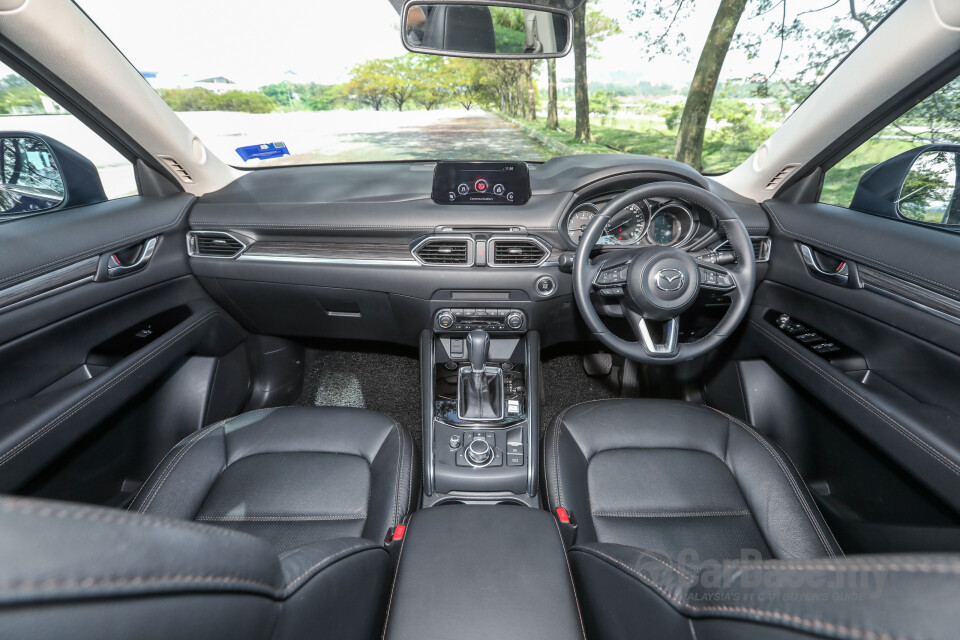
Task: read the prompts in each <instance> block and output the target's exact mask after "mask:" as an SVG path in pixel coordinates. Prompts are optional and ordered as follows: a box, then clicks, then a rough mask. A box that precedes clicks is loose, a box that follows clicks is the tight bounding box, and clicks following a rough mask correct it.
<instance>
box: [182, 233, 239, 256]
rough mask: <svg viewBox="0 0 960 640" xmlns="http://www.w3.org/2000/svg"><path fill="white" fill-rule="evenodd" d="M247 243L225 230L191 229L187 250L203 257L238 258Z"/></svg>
mask: <svg viewBox="0 0 960 640" xmlns="http://www.w3.org/2000/svg"><path fill="white" fill-rule="evenodd" d="M246 248H247V245H246V244H244V243H243V242H241V241H240V240H238V239H237V238H236V237H235V236H233V235H231V234H229V233H227V232H225V231H191V232H189V233H188V234H187V252H188V253H189V254H190V255H191V256H197V257H201V258H236V257H237V256H238V255H240V254H241V253H243V251H244V249H246Z"/></svg>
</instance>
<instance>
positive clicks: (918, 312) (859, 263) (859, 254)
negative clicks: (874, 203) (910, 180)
mask: <svg viewBox="0 0 960 640" xmlns="http://www.w3.org/2000/svg"><path fill="white" fill-rule="evenodd" d="M764 207H765V208H766V209H767V211H768V213H769V214H770V216H771V220H772V222H773V226H772V229H771V234H772V236H773V251H772V255H771V260H770V268H769V271H768V273H767V278H766V280H765V281H764V282H762V283H761V284H760V286H759V287H758V289H757V292H756V296H755V298H754V302H753V307H752V309H751V313H750V317H749V319H748V321H747V323H746V331H745V335H746V336H747V338H748V340H747V342H746V343H745V344H747V345H749V347H750V352H751V353H753V354H755V355H760V356H761V357H763V358H764V359H765V360H767V361H768V362H769V363H770V364H772V365H773V366H774V367H775V369H776V370H777V372H779V374H780V375H783V376H785V377H786V378H787V379H789V380H790V381H791V382H793V383H794V384H796V385H797V387H798V388H799V389H800V390H801V391H802V392H803V393H804V394H807V395H808V396H809V397H810V398H811V403H812V404H816V405H817V406H821V407H822V408H823V410H825V411H826V412H827V413H828V417H829V419H830V420H834V421H836V422H837V423H838V424H841V425H845V426H844V428H850V429H852V430H853V432H854V434H852V435H849V436H844V439H845V440H846V441H848V442H854V441H856V440H857V439H860V438H862V441H863V448H864V449H866V448H870V449H872V448H874V447H875V448H876V450H877V452H879V455H881V456H883V457H885V459H886V461H887V464H888V465H890V467H891V469H894V470H895V471H894V473H904V474H906V475H905V476H904V480H903V485H902V489H903V491H902V492H901V493H900V494H899V495H894V494H892V493H888V494H886V495H883V496H871V497H870V499H871V500H877V501H881V502H882V501H886V502H887V503H888V508H887V513H895V512H896V511H897V509H896V506H895V505H896V501H897V500H912V499H916V500H929V501H932V502H931V503H930V504H931V509H933V510H934V511H935V510H936V509H938V508H939V507H937V506H936V505H935V504H934V503H936V502H938V501H942V505H945V506H946V507H948V510H952V511H953V513H954V516H951V517H948V518H947V519H946V521H944V522H940V523H939V524H938V526H942V525H944V524H947V523H950V522H952V521H954V520H955V519H956V518H955V515H956V514H960V421H958V420H960V394H958V393H957V392H956V390H955V388H954V387H955V385H956V381H957V380H958V379H960V316H957V317H954V316H953V314H952V313H951V312H952V310H953V309H954V308H956V309H960V271H958V270H957V269H956V268H955V264H956V259H955V258H954V256H956V255H958V252H960V236H957V235H954V234H951V233H945V232H943V231H938V230H935V229H930V228H926V227H921V226H917V225H911V224H907V223H904V222H900V221H897V220H893V219H886V218H879V217H876V216H871V215H868V214H864V213H859V212H856V211H850V210H847V209H842V208H839V207H833V206H830V205H822V204H816V205H814V204H810V205H804V204H800V205H798V204H788V203H782V202H776V201H770V202H766V203H764ZM804 246H806V247H808V248H809V251H807V252H806V254H807V255H806V256H805V255H804V254H805V251H804ZM811 256H813V258H814V263H813V264H811V260H810V258H811ZM805 258H806V259H805ZM841 273H842V274H844V275H846V276H847V277H846V278H843V277H833V274H841ZM954 305H956V307H954ZM781 314H787V315H789V316H790V322H789V323H786V324H784V321H783V320H779V319H778V318H779V317H780V316H781ZM798 324H799V325H800V326H801V327H802V330H798V329H797V325H798ZM828 343H832V344H834V345H835V346H836V349H834V348H833V347H829V346H828V347H819V348H820V349H821V351H817V350H815V348H814V347H815V346H817V345H824V344H828ZM810 429H811V430H815V427H814V426H811V427H810ZM854 436H855V437H854ZM851 438H853V439H851ZM820 455H821V456H824V455H826V453H824V452H822V453H821V454H820ZM870 455H871V456H873V455H874V454H872V453H871V454H870ZM851 464H853V463H852V462H851ZM827 475H829V471H828V472H827ZM848 475H849V474H848ZM808 479H809V480H812V481H814V484H816V481H817V480H818V479H817V478H808ZM913 481H917V482H919V484H920V485H921V486H918V488H917V489H916V490H914V489H913V488H910V487H909V486H908V485H909V484H910V483H912V482H913ZM862 482H863V483H864V486H863V489H862V495H863V496H867V495H868V494H869V492H870V489H869V483H870V478H869V477H867V474H865V475H863V476H862ZM824 486H826V483H824ZM927 491H929V493H930V497H929V498H926V497H920V496H921V494H923V493H925V492H927ZM821 493H822V495H821V496H820V497H821V498H823V499H824V501H826V502H829V488H826V489H825V490H824V492H821ZM934 496H935V497H934ZM841 511H842V510H841ZM849 511H850V512H849V513H847V514H846V516H843V517H848V520H849V522H848V524H850V523H854V522H856V523H857V524H856V525H855V526H856V527H859V529H860V530H862V531H873V532H874V534H876V533H877V532H876V529H875V528H872V527H871V526H866V527H865V526H863V522H864V520H863V518H861V517H860V515H858V514H856V513H855V511H856V509H850V510H849ZM904 511H908V509H904ZM861 515H862V514H861ZM889 524H890V525H891V527H892V526H893V525H894V524H896V525H898V526H899V525H905V524H906V525H909V524H910V523H909V521H905V520H901V521H898V522H896V523H893V522H891V523H889ZM954 526H956V524H953V525H951V527H954ZM921 529H922V527H918V529H917V537H916V540H915V541H914V542H915V543H916V545H915V546H923V545H924V544H926V545H928V546H932V547H933V548H936V544H937V543H935V542H931V538H930V534H929V531H926V532H924V533H920V531H921ZM891 531H893V529H892V528H891ZM944 531H946V529H944ZM902 534H903V530H902V529H901V530H898V533H897V535H896V536H893V535H892V534H891V540H893V539H897V540H898V541H899V542H898V544H904V542H903V541H904V540H905V539H909V535H906V536H904V535H902ZM921 537H925V542H923V543H922V544H921V540H920V538H921ZM955 538H956V539H960V538H958V537H957V536H956V535H955V534H952V535H951V534H945V537H944V538H943V540H949V539H955ZM951 544H955V543H951ZM880 546H881V547H882V545H880Z"/></svg>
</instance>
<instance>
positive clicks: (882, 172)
mask: <svg viewBox="0 0 960 640" xmlns="http://www.w3.org/2000/svg"><path fill="white" fill-rule="evenodd" d="M958 156H960V145H957V144H930V145H924V146H922V147H917V148H915V149H911V150H909V151H906V152H904V153H901V154H900V155H898V156H894V157H893V158H890V159H889V160H887V161H885V162H881V163H880V164H878V165H877V166H875V167H873V168H871V169H870V170H869V171H867V172H866V173H864V174H863V176H862V177H861V178H860V183H859V184H858V185H857V190H856V192H855V193H854V195H853V201H852V202H851V203H850V208H851V209H856V210H857V211H865V212H867V213H874V214H877V215H882V216H887V217H891V218H896V217H902V218H906V219H908V220H915V221H917V222H924V223H927V224H937V225H960V198H958V187H960V182H958V174H957V164H958Z"/></svg>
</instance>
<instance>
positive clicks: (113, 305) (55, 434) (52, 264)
mask: <svg viewBox="0 0 960 640" xmlns="http://www.w3.org/2000/svg"><path fill="white" fill-rule="evenodd" d="M192 202H193V198H192V197H191V196H184V195H181V196H174V197H169V198H125V199H123V200H117V201H112V202H105V203H102V204H98V205H93V206H90V207H82V208H77V209H71V210H66V211H60V212H56V213H52V214H46V215H38V216H35V217H32V218H25V219H21V220H14V221H11V222H8V223H6V224H3V225H0V242H2V245H3V247H4V250H3V252H2V253H0V281H2V284H0V305H2V303H3V301H4V300H5V301H6V305H4V306H0V362H3V365H4V366H3V367H2V368H0V491H4V492H13V491H18V490H21V489H22V488H23V487H24V486H26V485H27V484H28V483H29V482H30V481H31V480H32V479H34V478H35V477H36V476H37V475H38V474H41V473H45V474H47V475H49V474H50V473H51V469H50V467H51V465H53V464H54V463H55V461H57V460H58V458H60V457H61V456H63V455H65V454H67V453H68V452H69V453H70V455H71V456H73V457H77V448H78V447H80V448H83V447H84V446H87V444H89V443H88V442H87V443H85V441H84V440H85V439H89V438H90V437H92V436H91V434H92V433H93V432H95V431H96V430H97V429H98V428H100V427H101V426H102V425H103V424H105V423H107V422H110V421H113V422H116V421H117V419H118V418H117V412H118V411H121V410H123V411H126V410H129V409H130V406H131V404H135V403H134V400H137V402H146V401H147V400H149V398H150V397H151V394H152V393H153V392H154V391H155V390H156V389H159V388H160V387H162V385H163V383H164V381H165V380H168V379H170V378H171V376H173V375H174V373H175V372H176V371H178V370H179V369H180V368H182V366H183V365H184V363H186V362H188V361H189V360H191V359H192V358H196V357H204V358H219V357H223V356H226V355H227V354H229V353H230V352H231V351H234V350H235V349H236V348H237V346H238V345H240V344H241V343H242V342H243V340H244V338H245V333H244V332H243V330H242V329H241V328H240V327H239V325H237V324H236V323H235V322H234V321H233V320H232V319H231V318H230V317H229V316H228V314H227V313H226V312H224V311H223V310H222V309H220V308H219V307H218V306H217V305H216V304H215V303H213V302H212V301H211V300H210V298H209V297H208V296H207V294H206V293H205V292H204V290H203V289H202V287H200V285H199V284H198V283H197V281H196V279H195V278H194V277H193V275H192V274H191V273H190V270H189V266H188V263H187V256H186V243H185V231H186V222H185V221H186V213H187V210H188V209H189V206H190V204H191V203H192ZM154 239H155V243H151V242H150V241H151V240H154ZM144 249H152V251H145V250H144ZM118 266H131V267H132V268H130V269H128V270H127V271H125V272H119V271H117V270H116V267H118ZM108 269H112V272H110V271H108ZM25 292H26V293H29V294H31V295H29V296H27V295H25ZM194 369H196V367H194ZM215 369H216V367H207V369H206V370H209V371H215ZM211 376H212V374H211ZM194 378H196V376H194ZM194 382H195V383H199V381H197V380H195V381H194ZM202 382H203V384H201V385H200V386H202V387H203V388H204V389H208V387H209V385H211V384H212V380H205V381H202ZM243 388H244V389H246V381H244V386H243ZM201 395H202V397H203V398H207V397H208V396H209V395H210V393H207V392H205V393H203V394H201ZM237 402H239V403H240V404H241V405H242V401H237ZM237 402H235V403H234V404H237ZM141 426H142V428H144V429H146V428H147V427H148V425H145V424H141ZM131 428H135V426H132V427H131ZM172 444H173V442H165V443H162V446H163V450H162V451H158V452H155V454H154V456H148V457H155V456H157V455H162V454H163V453H164V452H165V450H166V447H169V446H171V445H172ZM139 453H140V452H128V451H120V452H118V455H132V456H138V455H139ZM81 458H82V456H81ZM87 464H96V462H95V460H92V459H91V460H89V461H88V463H87ZM105 464H106V461H105ZM119 482H120V480H119V479H117V485H118V486H117V488H116V489H117V491H119V489H120V487H119ZM79 497H80V498H82V496H79Z"/></svg>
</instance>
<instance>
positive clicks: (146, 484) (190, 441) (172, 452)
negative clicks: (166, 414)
mask: <svg viewBox="0 0 960 640" xmlns="http://www.w3.org/2000/svg"><path fill="white" fill-rule="evenodd" d="M226 421H227V420H221V421H220V422H218V423H216V424H213V425H210V426H209V427H206V428H205V429H200V430H199V431H197V432H196V433H194V434H192V435H190V436H189V437H187V438H184V440H182V441H181V442H180V443H178V445H182V447H181V448H180V449H179V450H177V446H178V445H174V448H173V449H171V450H170V451H168V452H167V454H166V455H165V456H163V458H161V459H160V462H158V463H157V466H156V467H154V469H153V471H151V472H150V475H149V476H147V479H146V480H144V482H143V484H142V485H140V489H139V490H137V493H136V495H135V496H133V501H131V502H130V508H133V505H135V504H136V503H137V498H139V497H140V494H141V493H143V490H144V489H146V488H147V487H150V490H149V491H148V492H147V493H148V494H150V493H153V492H154V491H155V490H156V488H157V487H156V485H151V483H150V481H151V480H152V479H153V477H154V476H155V475H156V473H157V471H159V470H160V467H161V466H164V463H165V462H166V463H168V464H169V462H170V460H171V459H172V458H175V457H177V455H179V453H180V452H181V451H183V447H188V446H190V445H192V444H193V442H194V441H196V440H197V439H199V438H203V437H205V435H206V433H207V432H209V431H210V430H213V429H216V428H217V427H220V426H222V425H223V424H224V423H225V422H226ZM175 452H176V453H175ZM164 468H165V469H166V467H164ZM137 511H139V512H141V513H142V509H140V508H138V509H137Z"/></svg>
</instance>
